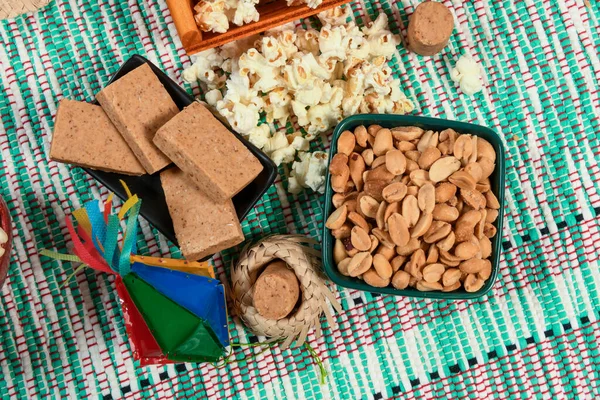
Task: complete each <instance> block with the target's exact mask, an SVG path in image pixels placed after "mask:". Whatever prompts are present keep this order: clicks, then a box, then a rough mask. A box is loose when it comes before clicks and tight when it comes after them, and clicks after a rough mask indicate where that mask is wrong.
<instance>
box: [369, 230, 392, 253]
mask: <svg viewBox="0 0 600 400" xmlns="http://www.w3.org/2000/svg"><path fill="white" fill-rule="evenodd" d="M372 232H373V235H375V237H376V238H377V239H378V240H379V243H380V244H382V245H384V246H387V247H389V248H391V249H393V248H394V242H393V241H392V238H391V237H390V234H389V232H388V231H384V230H382V229H379V228H374V229H373V231H372Z"/></svg>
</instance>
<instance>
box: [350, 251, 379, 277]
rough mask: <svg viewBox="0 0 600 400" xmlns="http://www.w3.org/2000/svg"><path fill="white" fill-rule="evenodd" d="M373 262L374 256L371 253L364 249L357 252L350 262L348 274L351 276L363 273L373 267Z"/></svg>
mask: <svg viewBox="0 0 600 400" xmlns="http://www.w3.org/2000/svg"><path fill="white" fill-rule="evenodd" d="M372 263H373V256H371V254H370V253H368V252H366V251H364V252H361V253H356V254H355V255H354V257H352V259H351V260H350V263H349V264H348V274H349V275H350V276H358V275H362V274H364V273H365V272H367V271H368V270H369V268H371V264H372Z"/></svg>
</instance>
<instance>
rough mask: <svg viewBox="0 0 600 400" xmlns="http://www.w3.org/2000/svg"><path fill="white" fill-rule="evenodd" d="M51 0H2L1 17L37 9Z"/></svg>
mask: <svg viewBox="0 0 600 400" xmlns="http://www.w3.org/2000/svg"><path fill="white" fill-rule="evenodd" d="M50 1H51V0H0V19H5V18H14V17H16V16H17V15H21V14H25V13H29V12H33V11H36V10H37V9H39V8H41V7H44V6H45V5H46V4H48V3H50Z"/></svg>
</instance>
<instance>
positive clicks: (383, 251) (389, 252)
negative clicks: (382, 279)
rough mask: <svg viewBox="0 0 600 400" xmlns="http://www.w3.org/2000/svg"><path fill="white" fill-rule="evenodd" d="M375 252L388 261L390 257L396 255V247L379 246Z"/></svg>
mask: <svg viewBox="0 0 600 400" xmlns="http://www.w3.org/2000/svg"><path fill="white" fill-rule="evenodd" d="M376 254H380V255H382V256H383V257H385V259H386V260H388V261H390V260H391V259H392V258H394V257H396V249H395V248H394V247H393V246H392V247H388V246H379V247H378V248H377V253H376Z"/></svg>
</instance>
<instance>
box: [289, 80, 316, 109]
mask: <svg viewBox="0 0 600 400" xmlns="http://www.w3.org/2000/svg"><path fill="white" fill-rule="evenodd" d="M322 93H323V91H322V90H321V86H320V85H319V83H318V81H317V80H316V79H314V80H313V81H312V84H311V85H309V86H306V87H304V88H302V89H299V90H296V93H295V95H294V97H295V99H296V100H297V101H299V102H300V103H303V104H306V105H307V106H316V105H317V104H319V102H320V101H321V95H322Z"/></svg>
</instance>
